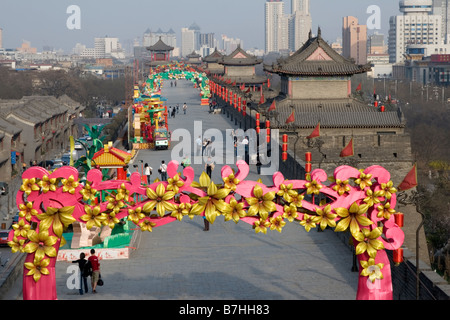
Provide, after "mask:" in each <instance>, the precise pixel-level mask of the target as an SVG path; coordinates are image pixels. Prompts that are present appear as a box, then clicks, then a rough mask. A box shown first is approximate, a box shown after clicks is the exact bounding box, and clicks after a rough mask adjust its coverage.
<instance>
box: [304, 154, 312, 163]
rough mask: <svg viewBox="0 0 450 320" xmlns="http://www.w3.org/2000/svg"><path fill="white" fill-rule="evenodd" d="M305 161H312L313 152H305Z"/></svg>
mask: <svg viewBox="0 0 450 320" xmlns="http://www.w3.org/2000/svg"><path fill="white" fill-rule="evenodd" d="M305 161H306V162H311V152H305Z"/></svg>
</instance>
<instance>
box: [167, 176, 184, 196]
mask: <svg viewBox="0 0 450 320" xmlns="http://www.w3.org/2000/svg"><path fill="white" fill-rule="evenodd" d="M167 182H168V185H167V190H168V191H173V192H175V193H178V191H180V188H181V187H182V186H184V182H183V180H181V179H180V174H179V173H177V174H176V175H175V176H174V177H173V178H169V179H167Z"/></svg>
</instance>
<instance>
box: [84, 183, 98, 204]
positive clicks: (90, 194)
mask: <svg viewBox="0 0 450 320" xmlns="http://www.w3.org/2000/svg"><path fill="white" fill-rule="evenodd" d="M80 193H81V195H82V196H83V201H95V196H96V194H97V190H96V189H94V188H92V187H91V185H90V183H88V182H87V183H86V185H85V186H84V188H83V189H81V191H80Z"/></svg>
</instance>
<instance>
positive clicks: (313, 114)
mask: <svg viewBox="0 0 450 320" xmlns="http://www.w3.org/2000/svg"><path fill="white" fill-rule="evenodd" d="M273 100H274V99H268V100H267V101H266V102H265V103H264V104H263V105H260V106H259V108H260V109H261V110H266V111H267V109H268V108H269V107H270V105H271V104H272V102H273ZM275 100H276V109H275V111H271V112H272V113H273V115H274V116H275V119H276V121H274V122H273V125H272V127H273V128H275V127H277V128H284V127H289V126H291V125H287V124H285V123H286V120H287V118H288V117H289V116H290V115H291V114H292V112H293V111H294V114H295V121H294V123H293V124H292V125H294V126H295V127H297V128H303V129H308V128H311V129H312V128H315V127H316V126H317V124H318V123H319V122H320V127H321V128H404V127H405V123H404V117H403V114H402V112H401V110H400V109H398V110H397V111H385V112H380V111H379V110H377V108H375V107H373V106H368V105H366V104H364V103H363V102H360V101H358V100H356V99H352V98H347V99H331V100H292V99H289V98H284V97H281V96H278V97H277V98H275ZM277 124H278V125H277Z"/></svg>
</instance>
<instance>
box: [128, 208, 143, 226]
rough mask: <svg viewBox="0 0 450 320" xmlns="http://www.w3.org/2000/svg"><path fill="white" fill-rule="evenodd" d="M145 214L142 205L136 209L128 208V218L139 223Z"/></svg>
mask: <svg viewBox="0 0 450 320" xmlns="http://www.w3.org/2000/svg"><path fill="white" fill-rule="evenodd" d="M144 217H145V214H144V213H143V212H142V208H141V207H137V208H136V209H134V210H133V209H128V220H129V221H132V222H134V223H135V224H138V223H139V221H140V220H142V219H144Z"/></svg>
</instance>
